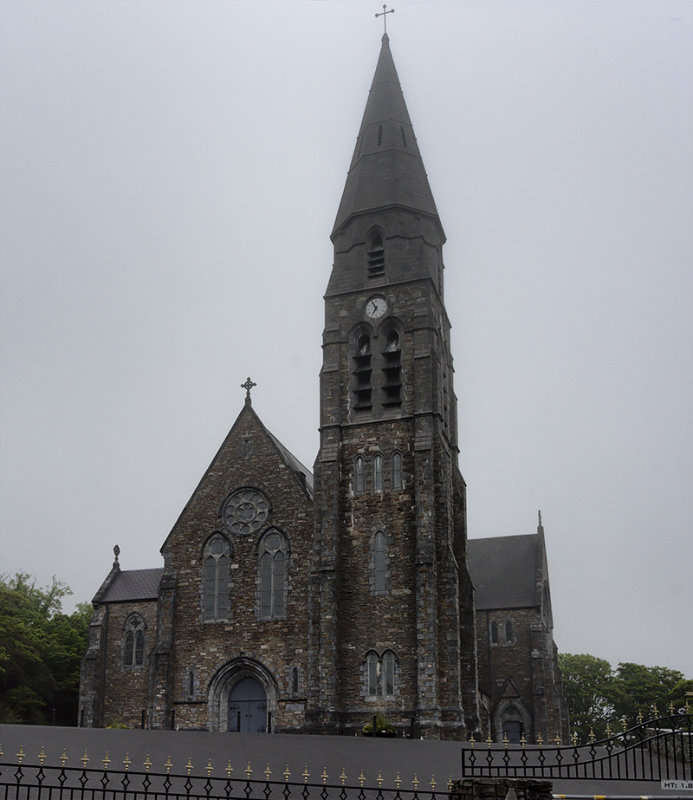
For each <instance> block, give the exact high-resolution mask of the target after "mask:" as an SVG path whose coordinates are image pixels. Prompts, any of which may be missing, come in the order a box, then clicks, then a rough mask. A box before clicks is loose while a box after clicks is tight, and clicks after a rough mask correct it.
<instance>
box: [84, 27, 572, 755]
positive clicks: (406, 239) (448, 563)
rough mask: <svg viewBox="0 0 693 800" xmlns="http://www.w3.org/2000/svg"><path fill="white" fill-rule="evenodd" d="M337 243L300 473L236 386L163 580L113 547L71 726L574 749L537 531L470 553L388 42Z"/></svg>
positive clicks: (427, 245) (426, 249) (435, 262)
mask: <svg viewBox="0 0 693 800" xmlns="http://www.w3.org/2000/svg"><path fill="white" fill-rule="evenodd" d="M331 239H332V242H333V244H334V265H333V268H332V273H331V276H330V279H329V283H328V287H327V292H326V294H325V328H324V332H323V345H322V348H323V364H322V369H321V372H320V449H319V452H318V454H317V458H316V460H315V466H314V472H313V474H311V471H310V470H309V469H308V468H307V467H306V466H304V465H303V464H302V463H301V462H300V461H299V460H298V459H297V458H295V457H294V456H293V455H292V454H291V453H290V452H289V451H288V450H287V449H286V448H285V447H284V446H283V445H282V444H281V442H280V441H279V440H278V439H277V438H276V437H275V436H274V435H273V434H272V433H271V432H270V431H269V430H268V429H267V428H266V427H265V425H264V424H263V422H262V421H261V420H260V419H259V417H258V416H257V414H256V413H255V411H254V410H253V407H252V402H251V395H250V390H251V388H252V386H253V384H252V382H251V381H250V379H248V382H247V383H246V384H244V388H246V399H245V404H244V406H243V408H242V409H241V412H240V414H239V416H238V418H237V419H236V421H235V423H234V425H233V427H232V428H231V431H230V432H229V434H228V436H227V437H226V439H225V440H224V442H223V443H222V445H221V447H220V448H219V451H218V452H217V454H216V455H215V456H214V458H213V460H212V463H211V464H210V466H209V468H208V469H207V471H206V472H205V474H204V475H203V476H202V479H201V481H200V483H199V485H198V487H197V488H196V490H195V491H194V493H193V495H192V497H191V498H190V499H189V500H188V502H187V504H186V505H185V507H184V509H183V511H182V513H181V515H180V517H179V518H178V521H177V522H176V523H175V525H174V526H173V529H172V530H171V532H170V533H169V535H168V537H167V538H166V540H165V541H164V543H163V546H162V548H161V553H162V555H163V566H162V567H159V568H155V569H147V570H122V569H121V568H120V564H119V558H118V550H117V548H116V549H115V553H116V558H115V561H114V563H113V568H112V569H111V571H110V573H109V574H108V576H107V577H106V579H105V581H104V582H103V584H102V586H101V588H100V589H99V591H98V592H97V593H96V596H95V597H94V600H93V605H94V614H93V618H92V621H91V626H90V633H89V645H88V649H87V652H86V653H85V655H84V658H83V662H82V673H81V687H80V712H79V713H80V718H79V724H80V725H82V726H88V727H89V726H93V727H101V726H107V725H110V724H113V723H125V724H127V725H130V726H134V727H139V726H142V727H148V728H181V729H207V730H213V731H248V732H285V733H288V732H309V733H338V734H353V733H357V732H359V731H360V730H361V728H362V726H363V725H364V724H365V723H367V722H369V721H371V720H372V719H373V716H374V715H375V714H378V715H380V716H382V717H383V718H384V719H385V720H386V721H387V722H388V723H389V724H390V725H392V726H393V727H394V729H395V731H396V732H397V734H398V735H411V734H412V733H413V734H414V735H416V736H424V737H427V738H445V739H460V738H466V737H468V736H469V735H470V734H471V733H475V734H476V735H477V737H478V736H479V734H480V733H481V734H482V735H483V736H484V737H486V736H487V735H489V734H490V735H491V736H492V737H493V738H495V739H496V740H500V739H502V738H503V737H504V736H507V737H508V738H509V739H511V740H519V739H520V738H521V737H522V736H523V735H524V736H526V737H527V739H528V740H531V741H534V739H535V738H536V737H537V736H538V735H539V734H541V735H542V736H543V737H544V738H545V739H546V738H548V737H549V736H551V737H553V736H554V735H555V733H556V732H560V733H562V734H565V731H566V729H567V717H566V713H565V706H564V702H563V699H562V695H561V679H560V673H559V670H558V665H557V655H556V647H555V645H554V643H553V635H552V630H553V628H552V624H553V623H552V617H551V600H550V594H549V580H548V569H547V564H546V552H545V548H544V534H543V528H542V526H541V520H540V524H539V527H538V529H537V533H536V534H532V535H530V536H518V537H501V538H497V539H481V540H469V541H468V539H467V526H466V507H465V504H466V499H465V491H466V486H465V482H464V480H463V478H462V475H461V473H460V470H459V468H458V445H457V409H456V397H455V392H454V389H453V362H452V355H451V352H450V321H449V319H448V315H447V311H446V308H445V302H444V291H443V288H444V287H443V271H444V266H443V244H444V243H445V233H444V231H443V227H442V224H441V221H440V218H439V216H438V211H437V209H436V205H435V202H434V199H433V195H432V193H431V189H430V187H429V183H428V178H427V176H426V172H425V169H424V165H423V161H422V158H421V154H420V152H419V148H418V144H417V141H416V137H415V136H414V130H413V128H412V124H411V121H410V118H409V114H408V111H407V107H406V105H405V102H404V97H403V95H402V90H401V88H400V84H399V79H398V77H397V72H396V70H395V65H394V62H393V60H392V55H391V52H390V46H389V39H388V36H387V34H385V35H384V36H383V39H382V47H381V51H380V57H379V60H378V64H377V67H376V71H375V76H374V78H373V83H372V86H371V90H370V94H369V96H368V101H367V103H366V109H365V113H364V116H363V120H362V122H361V127H360V130H359V133H358V138H357V140H356V147H355V150H354V154H353V158H352V161H351V166H350V169H349V173H348V176H347V180H346V185H345V188H344V192H343V195H342V199H341V202H340V204H339V209H338V211H337V217H336V221H335V224H334V229H333V231H332V235H331Z"/></svg>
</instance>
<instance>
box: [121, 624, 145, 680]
mask: <svg viewBox="0 0 693 800" xmlns="http://www.w3.org/2000/svg"><path fill="white" fill-rule="evenodd" d="M143 664H144V620H143V619H142V617H141V616H140V615H139V614H130V616H129V617H128V618H127V620H126V621H125V636H124V638H123V666H124V667H127V668H132V667H141V666H142V665H143Z"/></svg>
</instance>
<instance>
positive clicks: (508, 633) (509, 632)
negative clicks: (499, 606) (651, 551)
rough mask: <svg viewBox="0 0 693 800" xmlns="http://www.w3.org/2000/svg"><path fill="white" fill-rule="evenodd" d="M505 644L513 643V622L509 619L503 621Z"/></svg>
mask: <svg viewBox="0 0 693 800" xmlns="http://www.w3.org/2000/svg"><path fill="white" fill-rule="evenodd" d="M505 642H506V644H513V643H514V642H515V633H514V631H513V621H512V620H511V619H506V620H505Z"/></svg>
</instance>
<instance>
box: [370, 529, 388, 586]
mask: <svg viewBox="0 0 693 800" xmlns="http://www.w3.org/2000/svg"><path fill="white" fill-rule="evenodd" d="M387 551H388V547H387V536H386V535H385V534H384V533H383V531H377V532H376V534H375V536H374V537H373V545H372V553H373V555H372V567H373V582H372V587H373V594H375V595H382V594H387V591H388V581H387V568H388V552H387Z"/></svg>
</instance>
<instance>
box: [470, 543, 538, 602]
mask: <svg viewBox="0 0 693 800" xmlns="http://www.w3.org/2000/svg"><path fill="white" fill-rule="evenodd" d="M467 553H468V556H469V573H470V575H471V578H472V583H473V584H474V588H475V589H476V607H477V610H479V611H484V610H488V609H494V608H528V607H531V606H539V605H540V604H541V597H540V595H539V594H538V592H537V570H539V569H541V566H542V563H543V540H542V535H541V534H540V533H532V534H528V535H524V536H498V537H496V538H490V539H469V540H468V542H467Z"/></svg>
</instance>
